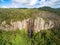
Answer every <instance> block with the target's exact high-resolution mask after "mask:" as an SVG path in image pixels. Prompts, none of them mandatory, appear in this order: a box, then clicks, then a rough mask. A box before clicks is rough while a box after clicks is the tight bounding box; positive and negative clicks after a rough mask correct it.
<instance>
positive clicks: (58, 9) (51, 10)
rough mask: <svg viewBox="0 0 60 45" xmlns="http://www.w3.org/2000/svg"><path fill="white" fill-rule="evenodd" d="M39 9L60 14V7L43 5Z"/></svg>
mask: <svg viewBox="0 0 60 45" xmlns="http://www.w3.org/2000/svg"><path fill="white" fill-rule="evenodd" d="M39 10H44V11H49V12H52V13H55V14H57V15H59V16H60V8H51V7H42V8H39Z"/></svg>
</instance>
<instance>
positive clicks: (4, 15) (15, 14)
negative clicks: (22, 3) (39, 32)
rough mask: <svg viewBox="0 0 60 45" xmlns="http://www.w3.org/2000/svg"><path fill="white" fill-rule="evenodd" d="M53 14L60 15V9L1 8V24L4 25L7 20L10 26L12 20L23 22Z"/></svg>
mask: <svg viewBox="0 0 60 45" xmlns="http://www.w3.org/2000/svg"><path fill="white" fill-rule="evenodd" d="M52 12H53V13H56V14H57V15H60V9H53V8H48V7H43V8H37V9H36V8H34V9H20V8H16V9H15V8H0V23H2V21H4V20H5V21H6V22H7V24H9V23H10V22H11V20H12V21H17V20H20V21H22V20H24V19H27V18H30V17H33V18H36V17H37V16H38V17H41V15H44V14H45V15H46V14H48V15H49V14H50V13H52ZM52 15H54V14H52ZM46 17H47V15H46ZM58 17H59V16H58ZM58 17H57V16H56V18H58ZM44 18H45V17H44ZM47 18H48V17H47ZM59 18H60V17H59ZM51 19H52V18H51Z"/></svg>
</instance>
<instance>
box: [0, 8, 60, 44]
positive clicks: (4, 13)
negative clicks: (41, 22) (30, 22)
mask: <svg viewBox="0 0 60 45" xmlns="http://www.w3.org/2000/svg"><path fill="white" fill-rule="evenodd" d="M42 13H43V14H47V15H48V14H53V16H55V17H54V18H50V17H47V15H45V16H43V17H42V18H44V19H45V18H46V19H53V20H56V21H57V20H59V21H60V8H57V9H54V8H50V7H42V8H34V9H33V8H32V9H29V8H28V9H27V8H24V9H22V8H0V24H1V23H2V22H3V21H6V22H7V24H9V23H10V21H11V20H12V21H22V20H24V19H28V18H33V19H34V18H36V16H38V17H40V16H41V14H42ZM51 16H52V15H51ZM32 34H33V36H32V37H29V35H28V32H27V31H25V29H22V30H19V29H17V30H16V31H13V30H11V31H5V30H0V45H60V28H57V29H56V28H53V29H48V30H41V31H40V32H37V33H36V32H34V31H33V33H32Z"/></svg>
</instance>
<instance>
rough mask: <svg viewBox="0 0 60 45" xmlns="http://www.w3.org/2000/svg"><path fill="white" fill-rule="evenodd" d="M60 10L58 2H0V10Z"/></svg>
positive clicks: (19, 0) (12, 0) (59, 2)
mask: <svg viewBox="0 0 60 45" xmlns="http://www.w3.org/2000/svg"><path fill="white" fill-rule="evenodd" d="M43 6H49V7H52V8H60V0H0V8H39V7H43Z"/></svg>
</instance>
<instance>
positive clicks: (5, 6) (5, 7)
mask: <svg viewBox="0 0 60 45" xmlns="http://www.w3.org/2000/svg"><path fill="white" fill-rule="evenodd" d="M1 8H9V7H7V6H2V7H1Z"/></svg>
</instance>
